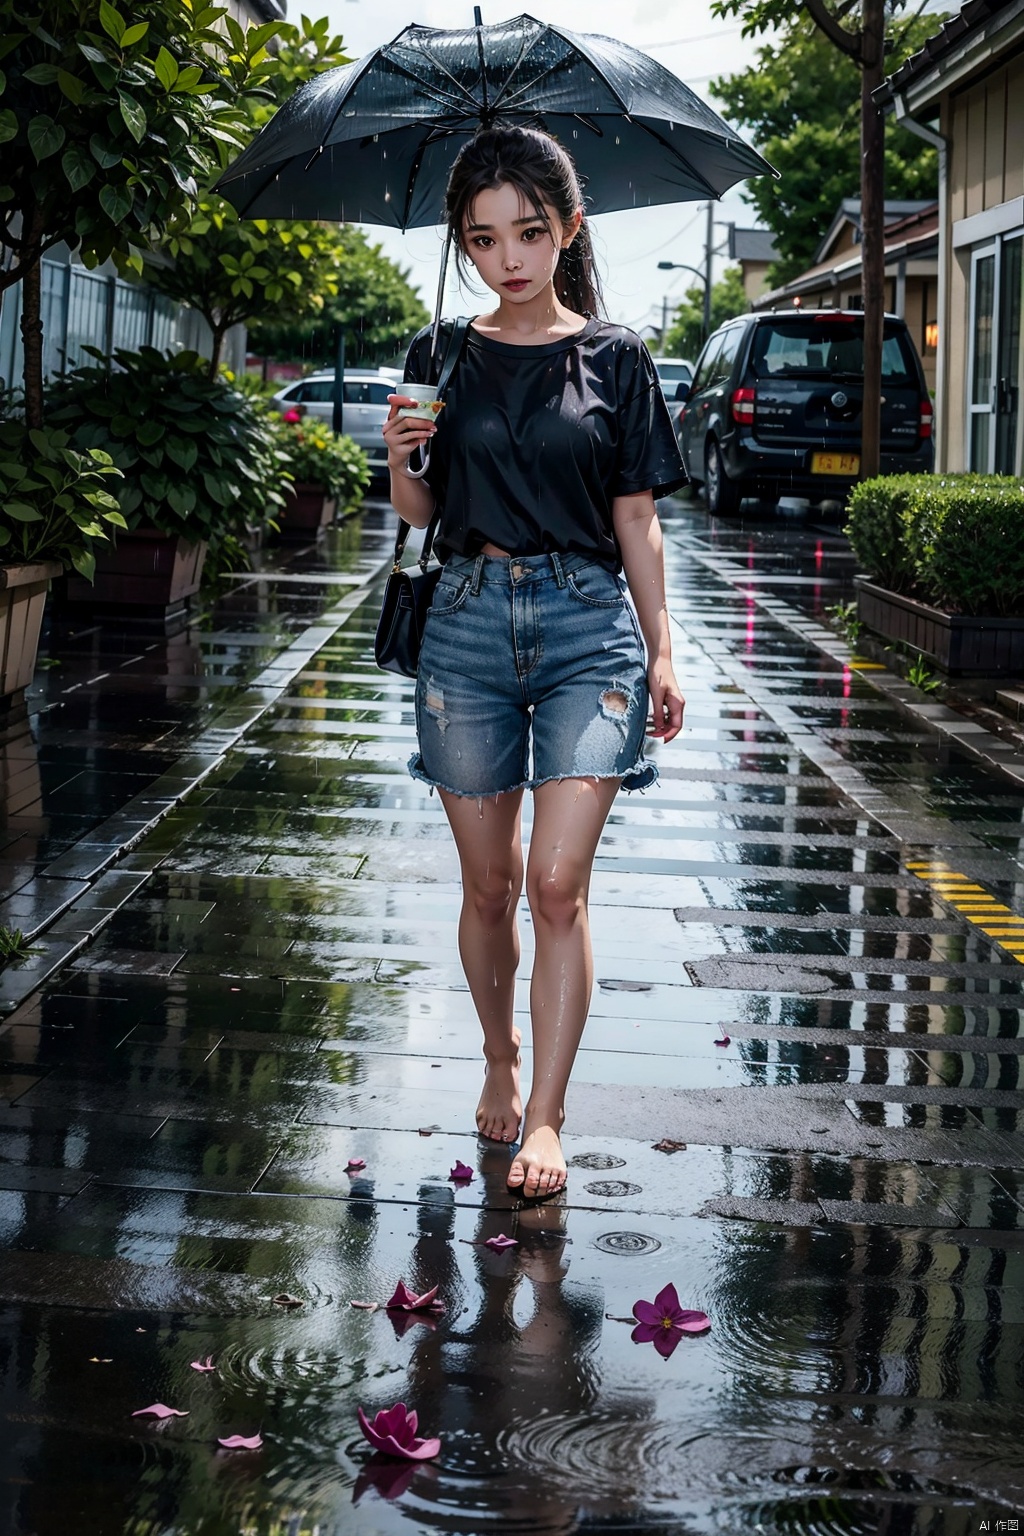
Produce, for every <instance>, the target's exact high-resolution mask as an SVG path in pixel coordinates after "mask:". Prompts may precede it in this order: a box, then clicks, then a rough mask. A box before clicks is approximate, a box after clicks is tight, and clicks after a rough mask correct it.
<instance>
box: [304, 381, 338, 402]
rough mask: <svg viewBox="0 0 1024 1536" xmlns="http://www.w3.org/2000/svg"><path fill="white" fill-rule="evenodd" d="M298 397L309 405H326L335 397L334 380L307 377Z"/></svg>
mask: <svg viewBox="0 0 1024 1536" xmlns="http://www.w3.org/2000/svg"><path fill="white" fill-rule="evenodd" d="M298 398H299V399H300V400H302V401H304V402H305V403H306V404H307V405H326V404H328V402H329V401H331V400H333V399H334V380H333V379H307V380H306V382H305V383H304V384H303V386H302V393H301V394H300V395H299V397H298Z"/></svg>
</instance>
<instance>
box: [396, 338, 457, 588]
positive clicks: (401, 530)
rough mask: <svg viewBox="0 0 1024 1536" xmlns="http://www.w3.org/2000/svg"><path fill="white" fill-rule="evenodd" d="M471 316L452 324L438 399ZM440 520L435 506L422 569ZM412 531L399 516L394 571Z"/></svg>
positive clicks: (398, 565) (440, 377) (421, 553)
mask: <svg viewBox="0 0 1024 1536" xmlns="http://www.w3.org/2000/svg"><path fill="white" fill-rule="evenodd" d="M471 318H472V316H470V315H459V317H458V319H457V320H456V321H455V323H454V325H453V326H452V333H451V335H450V336H449V338H448V346H447V348H446V349H445V354H444V362H443V363H442V364H441V371H440V373H439V374H438V376H437V398H438V400H443V399H444V395H445V390H446V389H447V388H448V385H449V384H450V383H451V377H452V374H453V373H454V372H455V365H456V363H457V362H458V360H459V354H460V353H461V351H462V344H463V342H464V341H465V339H466V332H467V331H468V330H469V322H470V320H471ZM438 323H440V322H438ZM440 520H441V512H440V509H439V508H437V507H435V508H434V511H433V513H432V515H431V518H430V522H429V523H428V524H427V531H426V533H425V534H424V536H423V548H422V550H421V551H420V558H419V561H418V564H419V567H420V570H422V571H425V570H426V568H427V564H428V562H429V560H430V550H431V546H432V545H433V542H434V535H435V533H436V532H437V525H438V523H439V522H440ZM410 532H411V525H410V524H409V523H406V522H403V521H402V519H401V518H399V520H398V533H397V534H396V536H395V560H394V565H393V566H392V570H393V571H397V570H398V569H399V568H400V566H401V564H402V555H403V554H404V553H405V543H406V540H407V539H408V537H409V534H410Z"/></svg>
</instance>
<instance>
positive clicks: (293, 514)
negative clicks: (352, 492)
mask: <svg viewBox="0 0 1024 1536" xmlns="http://www.w3.org/2000/svg"><path fill="white" fill-rule="evenodd" d="M337 509H338V504H337V502H336V501H335V500H334V498H333V497H332V496H328V495H327V494H326V492H325V491H324V488H323V486H322V485H303V484H302V483H301V482H300V483H299V484H298V485H296V486H295V488H294V490H292V491H289V492H288V493H287V494H286V495H285V501H284V506H283V507H282V508H281V509H280V511H279V512H278V514H277V517H276V519H275V521H276V522H277V523H278V524H279V526H280V529H281V533H280V537H281V538H282V539H307V538H309V536H310V535H311V534H312V535H313V537H314V538H315V537H316V535H317V534H318V533H319V531H320V529H321V528H326V527H327V525H328V524H329V523H332V522H333V521H334V514H335V512H336V511H337Z"/></svg>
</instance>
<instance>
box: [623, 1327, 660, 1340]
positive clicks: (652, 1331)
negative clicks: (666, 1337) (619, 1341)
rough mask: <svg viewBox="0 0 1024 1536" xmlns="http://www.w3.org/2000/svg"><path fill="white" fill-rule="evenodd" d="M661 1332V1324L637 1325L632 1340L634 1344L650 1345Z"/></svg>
mask: <svg viewBox="0 0 1024 1536" xmlns="http://www.w3.org/2000/svg"><path fill="white" fill-rule="evenodd" d="M660 1332H661V1324H660V1323H637V1325H636V1327H635V1328H634V1329H633V1332H632V1333H631V1334H630V1338H631V1339H632V1340H633V1343H634V1344H650V1343H652V1341H653V1340H654V1338H655V1337H656V1336H657V1335H658V1334H659V1333H660Z"/></svg>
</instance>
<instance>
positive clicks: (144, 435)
mask: <svg viewBox="0 0 1024 1536" xmlns="http://www.w3.org/2000/svg"><path fill="white" fill-rule="evenodd" d="M163 435H164V428H163V427H162V426H161V424H160V422H158V421H144V422H143V423H142V425H141V426H140V427H139V430H138V431H137V432H136V434H135V436H136V437H137V438H138V440H139V442H140V443H142V445H143V447H145V448H151V447H152V446H153V444H154V443H158V442H159V441H160V439H161V438H162V437H163Z"/></svg>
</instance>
